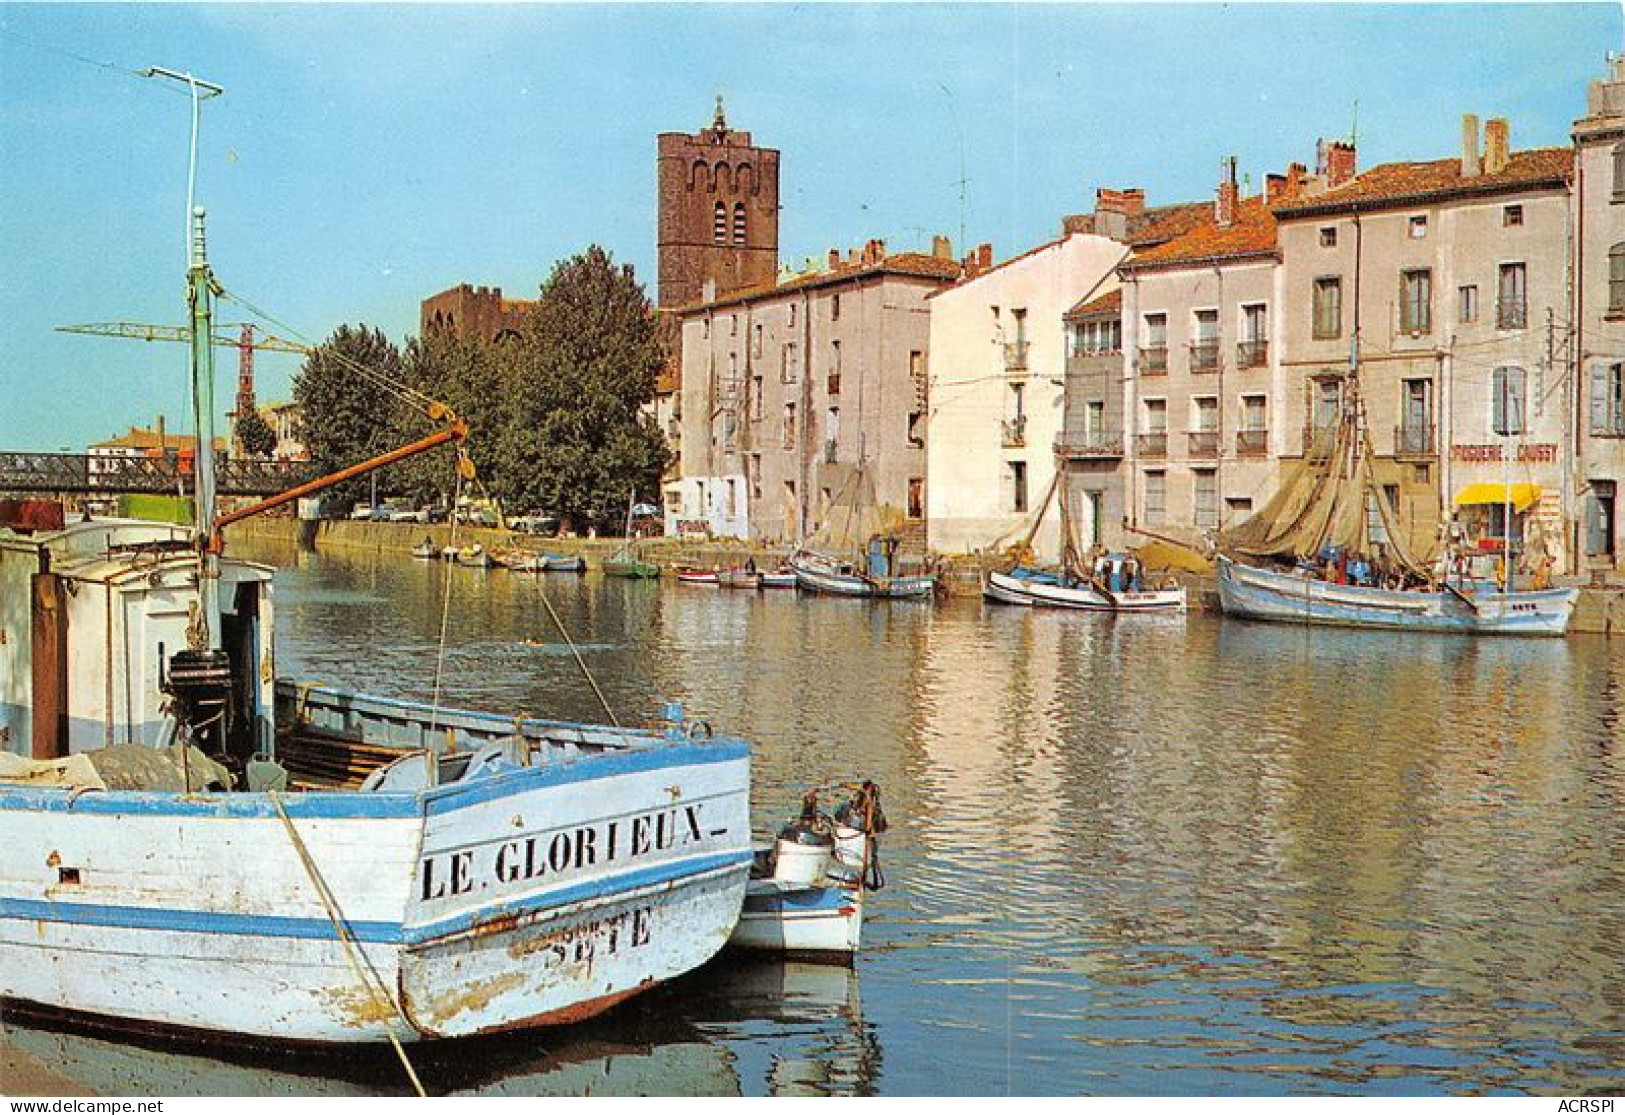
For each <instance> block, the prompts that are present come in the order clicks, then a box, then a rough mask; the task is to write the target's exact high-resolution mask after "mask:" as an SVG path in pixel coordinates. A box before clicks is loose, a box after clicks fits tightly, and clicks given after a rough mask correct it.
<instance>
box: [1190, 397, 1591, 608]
mask: <svg viewBox="0 0 1625 1115" xmlns="http://www.w3.org/2000/svg"><path fill="white" fill-rule="evenodd" d="M1359 382H1360V381H1359V375H1358V371H1357V369H1356V370H1354V371H1351V372H1350V373H1349V374H1348V375H1347V376H1346V377H1345V380H1344V382H1343V384H1342V386H1341V390H1340V398H1341V403H1340V413H1339V415H1338V419H1337V421H1336V422H1335V423H1334V424H1333V425H1332V426H1330V427H1328V428H1327V430H1326V431H1325V435H1324V441H1323V447H1322V449H1321V451H1319V452H1316V453H1309V454H1306V455H1305V457H1304V459H1303V460H1302V461H1301V462H1299V463H1298V464H1297V465H1296V466H1294V467H1291V468H1289V469H1287V470H1285V471H1284V474H1283V478H1282V482H1281V486H1280V488H1279V489H1278V490H1277V492H1276V494H1275V495H1274V496H1273V497H1272V498H1271V499H1270V501H1269V502H1268V503H1267V504H1266V505H1265V506H1264V507H1263V508H1261V509H1260V510H1259V512H1258V513H1257V514H1255V515H1254V516H1253V517H1252V518H1250V519H1248V520H1246V521H1244V522H1242V523H1241V524H1239V525H1238V526H1235V527H1233V528H1231V529H1230V530H1228V531H1226V532H1224V533H1223V534H1221V535H1220V536H1219V539H1218V547H1219V550H1220V553H1219V555H1218V578H1219V603H1220V606H1221V607H1222V608H1223V610H1224V612H1225V614H1226V615H1233V616H1239V617H1242V618H1245V619H1254V620H1264V621H1267V622H1271V623H1295V624H1307V625H1313V626H1328V627H1374V628H1383V629H1387V630H1393V631H1425V632H1440V633H1455V634H1464V635H1545V636H1558V635H1562V634H1564V633H1565V632H1566V631H1567V630H1568V625H1569V619H1570V617H1571V616H1572V615H1573V612H1574V606H1575V604H1576V602H1577V601H1578V599H1579V591H1578V590H1577V589H1568V588H1553V587H1550V586H1549V585H1540V586H1538V587H1531V588H1528V589H1519V588H1517V586H1516V561H1515V560H1514V551H1513V549H1512V533H1513V532H1512V531H1511V530H1507V531H1506V533H1505V535H1504V537H1503V539H1502V540H1501V543H1500V546H1499V547H1498V550H1497V552H1496V553H1494V554H1492V555H1491V556H1494V557H1496V558H1497V560H1496V566H1497V568H1496V570H1495V571H1494V573H1493V574H1492V576H1491V577H1490V578H1488V579H1485V578H1483V577H1477V576H1471V575H1469V574H1468V573H1467V570H1468V569H1469V568H1470V567H1471V566H1472V564H1473V563H1474V561H1475V560H1477V556H1476V554H1475V555H1469V554H1468V553H1467V552H1466V551H1465V550H1464V548H1463V547H1462V546H1461V545H1460V544H1459V543H1458V542H1457V541H1456V540H1454V539H1452V538H1451V537H1450V532H1449V530H1448V528H1447V529H1445V530H1443V531H1441V533H1440V536H1439V538H1438V539H1436V540H1433V541H1432V542H1431V549H1430V550H1427V549H1425V547H1422V546H1419V545H1418V540H1417V539H1416V537H1415V534H1414V532H1407V531H1405V530H1404V529H1403V528H1402V526H1401V524H1400V523H1399V521H1398V514H1397V511H1396V509H1395V508H1394V506H1393V504H1392V502H1391V500H1390V497H1389V496H1388V495H1386V494H1385V493H1384V492H1383V489H1382V485H1381V484H1380V483H1379V482H1378V480H1377V478H1376V476H1375V475H1374V473H1373V469H1372V463H1371V459H1372V456H1373V453H1372V449H1371V439H1370V433H1369V430H1368V427H1367V423H1366V421H1365V413H1364V408H1363V404H1362V403H1361V401H1360V393H1359ZM1504 490H1506V491H1507V493H1508V500H1509V504H1510V499H1511V492H1510V485H1507V486H1505V487H1504ZM1512 520H1513V515H1512V507H1511V506H1510V505H1509V506H1508V507H1507V515H1506V521H1507V522H1508V523H1510V522H1512ZM1408 533H1409V537H1407V534H1408ZM1441 543H1442V545H1441Z"/></svg>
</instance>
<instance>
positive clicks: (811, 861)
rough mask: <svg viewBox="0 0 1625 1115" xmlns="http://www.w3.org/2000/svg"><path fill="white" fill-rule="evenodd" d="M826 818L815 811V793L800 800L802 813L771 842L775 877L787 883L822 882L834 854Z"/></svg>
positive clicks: (816, 800)
mask: <svg viewBox="0 0 1625 1115" xmlns="http://www.w3.org/2000/svg"><path fill="white" fill-rule="evenodd" d="M830 830H831V825H830V822H829V818H828V817H825V816H824V815H823V814H822V813H820V812H819V811H818V795H817V793H811V794H808V795H807V796H806V797H805V798H804V799H803V800H802V803H801V816H799V817H797V818H796V819H795V820H793V821H791V822H790V823H789V824H787V825H785V826H784V827H783V828H782V829H780V830H779V836H778V840H777V842H776V843H775V845H774V853H775V856H776V859H777V864H776V866H775V868H774V871H773V877H774V878H775V879H782V880H784V881H785V882H789V883H807V884H809V885H810V884H814V883H821V882H823V881H824V876H825V873H826V872H827V871H828V870H829V868H830V865H831V863H832V861H833V860H834V857H835V836H834V834H833V833H832V832H831V831H830Z"/></svg>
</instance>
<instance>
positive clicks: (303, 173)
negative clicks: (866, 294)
mask: <svg viewBox="0 0 1625 1115" xmlns="http://www.w3.org/2000/svg"><path fill="white" fill-rule="evenodd" d="M1622 47H1625V34H1622V27H1621V9H1620V6H1619V5H1617V4H1596V5H1542V6H1534V5H1529V6H1525V5H1494V6H1466V5H1440V6H1423V5H1394V6H1370V7H1367V6H1355V5H1304V6H1299V5H1263V4H1240V5H1228V6H1220V5H1177V6H1145V5H1121V6H1096V5H1066V6H1051V5H1039V4H1019V5H985V6H969V5H953V6H941V5H934V4H917V5H903V6H896V5H894V6H870V5H833V4H828V5H826V4H813V5H791V4H774V5H764V6H747V5H737V4H709V5H697V6H691V5H684V6H676V5H673V6H664V5H648V4H640V5H628V6H608V5H587V6H573V5H540V4H538V5H530V4H514V5H498V6H453V7H440V6H429V5H379V6H371V5H335V6H329V5H321V6H316V5H312V6H278V5H255V4H229V5H225V4H222V5H202V6H189V5H167V4H166V5H140V4H131V5H116V6H115V5H97V6H90V5H27V4H0V201H3V204H0V261H3V262H0V266H3V267H4V271H5V273H4V276H3V278H4V281H3V282H0V448H10V449H56V448H58V447H63V446H67V447H72V448H74V449H76V450H77V449H80V448H82V447H83V446H85V445H86V444H88V443H89V442H92V441H96V440H99V439H101V438H103V437H107V436H111V435H113V434H115V433H118V432H120V431H122V430H123V429H125V428H127V427H128V426H129V425H131V424H132V423H142V424H147V423H150V421H151V420H152V418H153V416H154V415H156V414H157V413H159V412H163V413H165V414H166V415H168V416H169V418H170V422H171V425H172V427H173V426H174V425H175V424H176V423H177V422H178V420H179V419H180V418H181V416H182V415H183V414H184V413H186V407H187V403H186V398H187V396H186V387H185V351H184V348H183V347H182V346H179V345H161V344H141V343H138V342H132V341H117V340H103V339H96V338H85V337H77V336H73V335H69V334H61V333H56V332H53V329H54V327H55V326H57V325H61V324H68V323H74V322H93V321H110V320H134V321H147V322H156V323H175V324H178V323H180V322H181V320H182V318H183V302H182V282H183V269H184V254H183V252H184V248H183V243H182V237H181V229H182V214H183V211H184V208H185V153H186V134H187V125H188V119H189V106H188V103H187V101H186V99H185V97H184V96H182V95H180V94H178V93H177V92H176V91H174V90H172V89H167V88H164V87H163V86H162V85H161V83H158V82H154V81H150V80H143V79H139V78H136V77H134V76H132V74H131V71H134V70H138V69H140V68H142V67H145V66H150V65H159V66H166V67H169V68H172V69H178V70H184V69H190V70H192V71H193V72H195V73H197V74H198V75H200V76H202V77H206V78H208V79H210V80H213V81H215V82H218V83H219V84H221V85H224V86H225V87H226V90H227V92H226V94H225V96H223V97H220V98H218V99H215V100H212V101H210V102H208V103H207V104H206V106H205V108H204V128H203V137H202V141H201V145H200V154H199V189H198V196H199V201H200V203H201V204H204V205H206V206H207V207H208V209H209V211H210V252H211V256H212V259H213V262H214V265H215V269H216V271H217V273H218V274H219V276H220V278H221V281H222V282H223V283H224V284H225V285H226V287H227V288H228V289H230V290H232V291H235V292H236V293H238V294H239V295H241V296H242V297H244V298H246V299H247V300H248V301H249V302H251V303H254V304H256V305H257V306H259V307H261V308H263V309H264V310H266V311H268V312H270V313H272V314H274V315H275V316H276V317H278V318H279V319H281V320H282V321H284V322H287V323H289V324H290V325H292V326H294V327H295V328H297V329H298V330H299V331H300V332H302V333H304V334H306V335H308V336H311V337H315V338H318V339H319V338H321V337H324V336H326V335H327V334H328V333H329V332H330V331H331V330H332V329H333V328H334V327H336V326H337V325H338V324H340V323H342V322H357V321H360V322H366V323H367V324H369V325H375V326H377V327H379V328H381V329H383V330H384V332H385V333H386V334H388V335H389V336H390V337H392V338H393V339H395V340H396V341H397V342H399V341H402V340H403V339H404V338H405V337H406V336H407V335H409V334H411V333H414V332H415V331H416V328H417V314H418V303H419V302H420V300H421V299H422V298H423V297H424V296H426V295H428V294H431V293H433V292H435V291H438V290H441V289H444V288H445V287H448V286H451V285H453V284H455V283H457V282H461V281H468V282H473V283H477V284H491V285H499V286H501V287H502V288H503V290H504V292H505V293H507V294H509V295H510V296H515V297H530V296H532V295H533V294H534V293H535V290H536V288H537V286H538V285H539V284H540V282H541V280H542V279H543V277H544V276H545V275H546V274H547V272H548V270H549V269H550V268H551V266H552V264H553V262H554V261H556V260H558V259H560V258H563V257H565V256H568V255H571V254H573V253H575V252H577V251H579V250H581V249H582V248H583V247H584V246H586V245H587V244H589V243H593V242H597V243H600V244H603V245H604V246H605V247H607V248H608V249H609V250H610V251H611V252H612V253H613V254H614V255H615V256H616V258H618V259H620V260H624V261H628V262H630V263H632V264H633V265H634V266H635V267H636V269H637V272H638V274H639V276H640V277H641V278H643V279H644V281H645V282H646V283H648V284H649V285H650V286H651V293H652V285H653V278H654V255H655V208H654V174H655V166H654V144H655V135H656V134H657V133H659V132H662V131H694V130H697V129H699V128H700V127H702V126H704V125H705V124H707V123H708V122H709V120H710V115H711V109H712V103H713V99H714V97H715V96H716V94H717V93H718V92H721V93H722V94H723V95H724V96H725V97H726V99H727V106H728V116H729V122H730V123H731V124H732V125H733V126H734V127H737V128H744V129H748V130H750V131H752V132H753V133H754V134H755V137H756V140H757V142H759V143H762V144H764V145H767V146H773V147H777V148H779V149H780V150H781V151H782V152H783V161H782V168H781V178H782V193H783V197H782V200H783V205H784V212H783V216H782V222H781V227H780V251H781V258H782V259H783V260H785V261H786V262H799V261H801V260H802V259H804V258H806V257H808V256H822V255H823V253H824V252H825V250H826V249H828V248H830V247H833V246H840V247H843V248H846V247H853V246H856V245H859V244H861V243H862V242H863V241H864V240H866V239H868V238H870V237H879V238H882V239H885V240H886V241H887V243H888V246H889V247H890V248H892V249H893V250H899V249H907V248H915V247H925V246H928V245H929V243H930V238H931V235H932V234H933V233H939V232H940V233H944V234H947V235H949V236H952V237H953V238H954V239H955V241H956V248H959V247H961V245H959V244H958V241H959V239H960V237H959V230H960V227H961V223H962V222H963V225H964V228H965V230H966V233H967V238H968V239H969V240H970V241H972V242H976V241H982V240H987V241H991V242H992V243H993V245H994V249H995V254H996V256H997V257H999V258H1005V257H1007V256H1009V255H1013V254H1015V253H1017V252H1019V251H1021V250H1024V249H1025V248H1028V247H1031V246H1033V245H1035V244H1037V243H1039V242H1041V241H1043V240H1045V239H1047V238H1049V237H1051V236H1052V235H1054V233H1055V232H1056V231H1057V230H1058V228H1059V224H1060V219H1061V216H1062V215H1063V214H1065V213H1068V212H1082V211H1086V210H1088V209H1089V208H1090V206H1091V204H1092V199H1093V193H1094V189H1095V187H1096V186H1098V185H1110V186H1117V187H1127V186H1143V187H1144V188H1145V189H1146V191H1147V194H1148V197H1149V200H1150V202H1151V203H1152V204H1160V203H1163V202H1169V201H1180V200H1192V199H1199V198H1207V197H1211V196H1212V191H1213V187H1214V184H1215V183H1216V182H1217V179H1218V173H1219V172H1218V167H1219V160H1220V158H1221V157H1222V156H1224V155H1227V154H1235V155H1236V156H1238V157H1239V160H1240V165H1241V170H1242V172H1243V173H1244V174H1246V175H1247V176H1248V177H1249V178H1250V180H1251V181H1252V182H1253V183H1254V184H1255V186H1256V184H1257V183H1259V182H1260V181H1261V180H1262V176H1263V175H1264V174H1265V173H1266V172H1268V171H1273V170H1280V169H1282V168H1284V167H1285V166H1286V164H1287V163H1288V162H1290V161H1292V160H1299V161H1303V162H1310V161H1312V158H1313V154H1314V144H1315V139H1316V138H1317V137H1318V136H1346V135H1347V134H1348V133H1349V131H1350V129H1351V126H1352V125H1353V122H1354V118H1355V108H1354V105H1355V102H1356V100H1358V103H1359V107H1358V128H1359V147H1360V163H1361V165H1362V166H1371V165H1374V164H1375V163H1378V162H1383V161H1388V160H1393V159H1410V158H1419V159H1420V158H1440V157H1445V156H1448V155H1450V154H1452V153H1454V151H1455V149H1456V147H1457V145H1458V143H1459V142H1460V140H1459V136H1460V123H1459V122H1460V116H1461V114H1462V113H1463V112H1476V113H1478V114H1479V116H1480V117H1488V116H1507V117H1509V118H1510V119H1511V121H1512V139H1513V146H1514V147H1517V148H1522V147H1530V146H1545V145H1555V144H1564V143H1566V142H1567V140H1568V129H1569V126H1570V124H1571V123H1572V121H1573V120H1574V119H1575V118H1576V117H1577V116H1579V115H1580V114H1581V113H1582V112H1583V109H1584V103H1585V100H1584V98H1585V86H1586V83H1587V82H1588V81H1589V80H1591V79H1593V78H1595V77H1598V76H1600V75H1601V73H1602V71H1603V66H1604V55H1605V54H1606V52H1608V51H1609V50H1619V49H1621V48H1622ZM961 151H963V165H964V173H965V178H966V179H967V180H968V182H967V186H966V189H965V203H964V205H963V206H962V205H961V199H960V187H959V179H960V166H961ZM223 316H224V317H225V319H226V320H242V318H243V316H244V315H243V314H242V313H241V312H240V311H237V310H235V309H234V308H232V307H229V306H228V307H225V308H224V314H223ZM219 359H220V363H219V371H220V374H221V386H220V398H221V401H222V409H224V408H225V407H226V406H228V405H229V401H230V394H231V389H232V388H231V384H232V382H233V373H234V371H235V362H236V358H235V354H234V353H232V352H230V351H225V350H222V351H221V353H220V358H219ZM258 367H259V373H260V398H261V400H262V401H264V400H267V399H271V398H277V397H286V395H287V391H288V382H289V379H290V377H291V376H292V374H293V372H294V371H295V370H296V368H297V360H296V358H293V357H287V356H280V357H278V356H270V355H263V354H262V356H261V357H260V360H259V366H258Z"/></svg>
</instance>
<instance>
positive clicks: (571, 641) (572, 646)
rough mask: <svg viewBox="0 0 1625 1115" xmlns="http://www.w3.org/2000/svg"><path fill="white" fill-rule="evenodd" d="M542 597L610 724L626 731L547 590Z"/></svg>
mask: <svg viewBox="0 0 1625 1115" xmlns="http://www.w3.org/2000/svg"><path fill="white" fill-rule="evenodd" d="M541 595H542V606H543V607H545V608H546V609H547V614H548V615H550V616H552V617H553V623H554V625H555V626H557V627H558V629H559V634H560V635H562V636H564V643H565V645H566V646H568V647H569V648H570V653H571V654H573V655H575V656H576V665H577V666H580V667H581V675H582V676H583V677H585V678H586V679H587V684H588V685H590V686H592V691H593V693H595V694H596V695H597V696H598V703H599V704H600V705H603V706H604V715H605V716H608V717H609V722H610V723H611V724H613V725H615V730H616V731H618V732H619V731H624V729H623V728H622V727H621V722H620V721H619V720H618V719H616V717H615V710H614V709H612V708H610V707H609V701H608V700H606V699H605V697H604V691H603V690H602V689H600V688H598V682H597V681H596V680H595V679H594V678H593V676H592V671H591V670H589V669H587V660H586V659H585V658H583V657H581V651H580V649H578V648H577V647H576V643H575V640H574V639H572V638H570V632H569V630H568V629H567V628H566V627H565V626H564V621H563V620H562V619H560V618H559V614H558V612H556V611H554V610H553V602H552V601H551V600H549V599H548V598H547V589H545V588H544V589H542V593H541Z"/></svg>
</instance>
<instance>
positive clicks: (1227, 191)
mask: <svg viewBox="0 0 1625 1115" xmlns="http://www.w3.org/2000/svg"><path fill="white" fill-rule="evenodd" d="M1219 174H1220V177H1219V196H1218V197H1217V198H1215V199H1214V201H1213V223H1214V224H1216V225H1218V226H1219V227H1220V228H1229V227H1230V226H1231V225H1233V224H1235V223H1236V208H1237V206H1238V204H1239V203H1240V201H1241V188H1240V187H1239V186H1237V185H1236V157H1235V156H1234V155H1226V156H1225V157H1224V158H1223V159H1221V160H1219Z"/></svg>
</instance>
